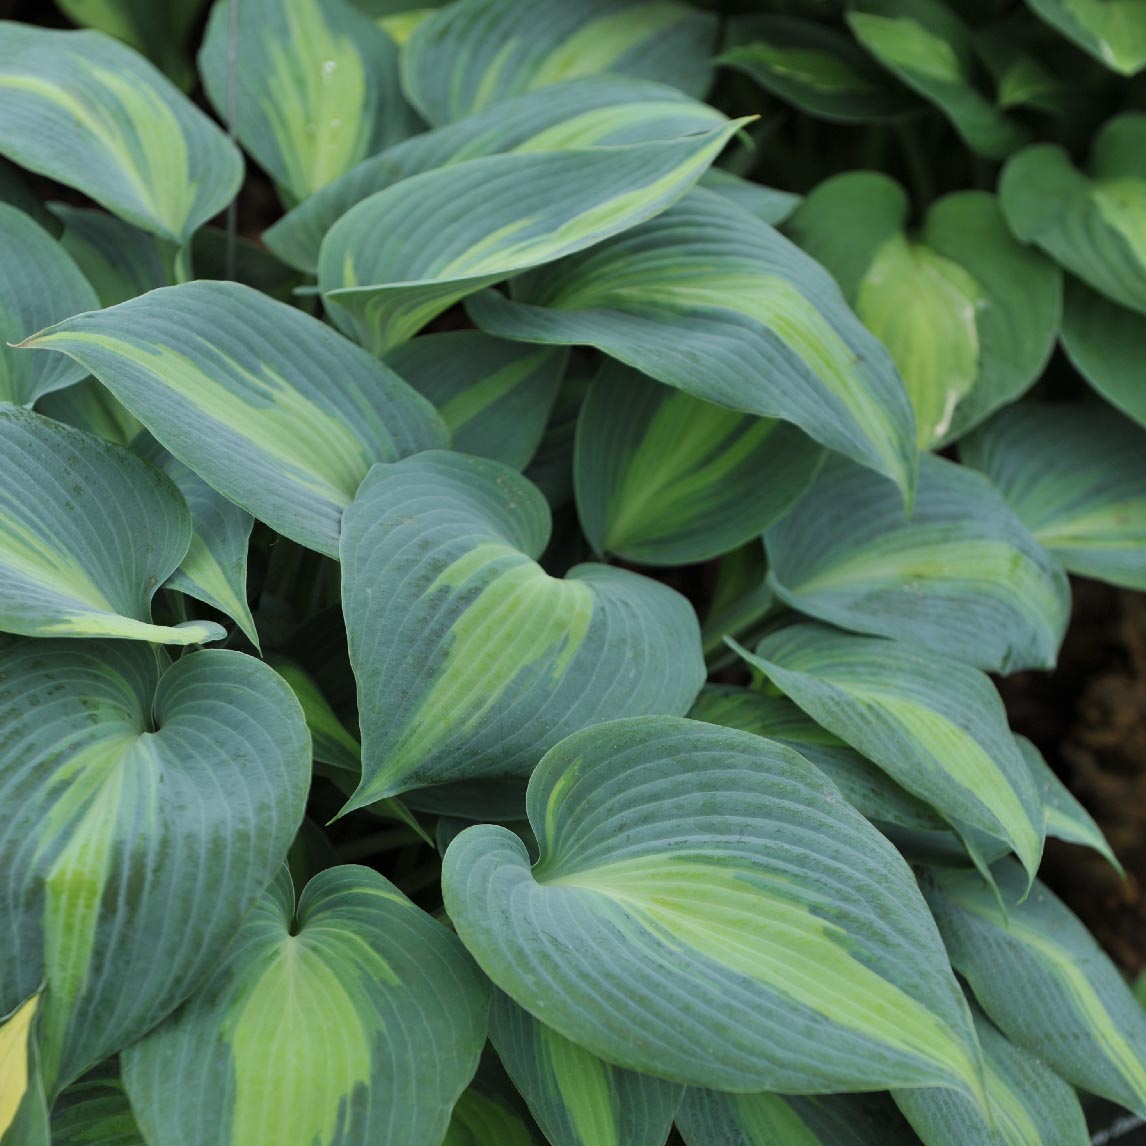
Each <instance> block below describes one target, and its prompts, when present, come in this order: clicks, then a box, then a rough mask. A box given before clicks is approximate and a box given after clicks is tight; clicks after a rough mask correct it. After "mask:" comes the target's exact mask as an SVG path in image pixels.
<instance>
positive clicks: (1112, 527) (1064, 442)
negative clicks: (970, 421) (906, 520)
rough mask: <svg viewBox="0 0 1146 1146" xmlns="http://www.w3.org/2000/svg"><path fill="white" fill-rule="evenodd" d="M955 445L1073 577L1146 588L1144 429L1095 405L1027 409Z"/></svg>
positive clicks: (1024, 406)
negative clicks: (984, 475) (988, 479)
mask: <svg viewBox="0 0 1146 1146" xmlns="http://www.w3.org/2000/svg"><path fill="white" fill-rule="evenodd" d="M1140 321H1142V322H1144V323H1146V319H1141V320H1140ZM959 449H960V456H961V457H962V458H963V460H964V461H965V462H967V464H968V465H972V466H974V467H975V468H976V469H980V470H982V471H983V472H984V473H986V474H987V476H988V477H989V478H990V479H991V481H992V482H993V483H994V484H995V485H996V486H997V487H998V488H999V490H1000V491H1001V492H1002V494H1003V496H1004V497H1005V498H1006V499H1007V500H1008V501H1009V502H1010V503H1011V506H1012V507H1013V508H1014V511H1015V513H1016V514H1018V516H1019V517H1020V518H1021V519H1022V520H1023V522H1024V523H1025V524H1026V526H1027V528H1028V529H1030V531H1031V533H1033V534H1034V536H1035V537H1036V538H1037V539H1038V541H1039V543H1040V544H1041V545H1043V546H1044V547H1045V548H1046V549H1048V550H1049V551H1050V552H1051V553H1052V554H1054V556H1055V557H1057V558H1058V559H1059V560H1060V561H1061V562H1062V563H1063V565H1065V566H1066V567H1067V569H1069V570H1070V571H1071V572H1072V573H1078V574H1081V575H1082V576H1083V577H1097V578H1098V579H1099V580H1102V581H1109V582H1111V583H1112V584H1115V585H1125V586H1126V587H1127V588H1130V589H1146V430H1143V429H1142V428H1141V427H1139V426H1137V425H1135V424H1134V423H1133V422H1130V421H1128V420H1127V419H1126V418H1123V417H1122V416H1121V415H1120V414H1118V413H1116V412H1115V411H1114V410H1111V409H1110V408H1109V407H1108V406H1105V405H1103V404H1101V403H1098V402H1090V403H1086V404H1084V405H1073V404H1072V405H1066V404H1062V403H1060V404H1057V405H1049V404H1040V405H1036V404H1034V403H1023V404H1021V405H1019V406H1015V407H1013V408H1012V409H1010V410H1004V411H1002V412H1001V413H1000V414H998V415H997V416H996V417H994V418H993V419H992V420H991V421H990V422H988V423H987V425H985V426H983V427H981V428H980V429H979V430H977V431H976V432H975V433H974V434H972V435H971V436H970V437H969V438H967V439H965V440H964V441H963V442H962V443H961V444H960V447H959Z"/></svg>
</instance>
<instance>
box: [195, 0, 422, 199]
mask: <svg viewBox="0 0 1146 1146" xmlns="http://www.w3.org/2000/svg"><path fill="white" fill-rule="evenodd" d="M231 3H232V0H216V3H215V5H214V7H213V8H212V10H211V19H210V21H209V22H208V25H207V32H206V35H205V37H204V40H203V47H202V49H201V50H200V52H199V70H200V72H201V73H202V76H203V86H204V87H205V88H206V91H207V95H208V97H209V98H210V100H211V103H212V104H213V105H214V107H215V110H216V111H217V112H218V113H219V116H220V118H221V119H222V120H223V121H224V122H231V123H233V126H234V129H235V134H236V135H237V136H238V138H239V141H240V142H241V143H242V144H243V146H244V147H245V148H246V149H247V150H248V151H249V152H250V153H251V155H252V156H253V157H254V158H255V160H256V161H257V162H258V164H259V166H260V167H262V168H263V170H264V171H266V172H267V173H268V174H269V175H270V176H271V178H272V179H273V180H274V181H275V183H276V184H277V185H278V186H279V187H280V188H281V190H282V191H283V193H284V195H285V197H286V198H287V199H288V200H289V201H291V202H298V201H300V200H302V199H305V198H306V197H307V196H308V195H313V194H314V192H315V191H318V190H319V189H320V188H322V187H325V186H326V185H327V184H328V183H330V182H331V181H332V180H334V179H336V178H337V177H338V176H340V175H343V174H345V172H347V171H349V170H350V168H351V167H353V166H355V165H356V164H357V163H359V162H361V161H362V160H363V159H366V158H367V157H368V156H371V155H373V154H374V153H375V152H377V151H381V150H382V148H384V147H388V146H389V145H390V144H392V143H397V142H399V141H400V140H402V139H405V138H406V137H407V136H410V135H413V134H414V133H415V131H417V129H418V118H417V116H416V115H415V114H414V113H413V111H412V110H411V109H410V107H409V106H408V105H407V103H406V101H405V99H404V98H403V96H402V90H401V88H400V87H399V84H398V49H397V48H396V47H395V45H394V42H393V40H391V39H390V37H389V36H388V35H387V34H386V33H385V32H384V31H383V30H382V29H381V28H380V27H379V26H378V25H377V24H375V23H374V21H373V20H371V19H370V18H369V17H368V16H366V15H365V14H364V13H362V12H359V11H358V10H357V8H355V7H354V5H353V4H351V3H350V2H349V0H234V3H235V4H236V10H235V12H234V13H232V11H231ZM232 36H233V37H234V44H235V51H234V58H233V62H232V52H231V38H232ZM232 69H233V74H234V77H235V78H234V83H233V86H232V83H231V80H230V76H231V74H232ZM232 92H233V96H232ZM232 117H233V118H232Z"/></svg>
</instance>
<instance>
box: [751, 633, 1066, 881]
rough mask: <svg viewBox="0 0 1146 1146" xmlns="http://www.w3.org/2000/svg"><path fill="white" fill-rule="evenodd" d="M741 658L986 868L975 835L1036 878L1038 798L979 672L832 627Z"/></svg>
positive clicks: (781, 636)
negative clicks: (945, 827) (924, 808)
mask: <svg viewBox="0 0 1146 1146" xmlns="http://www.w3.org/2000/svg"><path fill="white" fill-rule="evenodd" d="M741 655H742V656H743V657H744V659H745V660H746V661H748V663H749V664H750V665H752V666H753V667H754V668H757V669H759V670H760V671H761V672H762V673H763V674H764V675H765V676H766V677H768V679H769V680H771V681H772V683H773V684H774V685H776V687H777V688H779V689H780V690H781V691H782V692H784V693H786V694H787V695H788V696H789V697H791V699H792V700H794V701H795V702H796V704H798V705H799V706H800V707H801V708H802V709H803V710H804V711H805V712H806V713H808V715H809V716H811V717H812V719H813V720H815V721H816V723H817V724H820V725H822V726H823V727H824V728H826V729H827V730H828V731H829V732H834V733H835V734H836V735H837V736H838V737H840V739H841V740H844V741H846V742H847V743H848V744H850V745H851V746H852V747H853V748H855V749H856V750H857V751H858V752H861V753H862V754H863V755H864V756H866V757H867V758H868V759H869V760H872V761H874V762H875V763H876V764H878V765H879V766H880V767H881V768H882V769H883V770H884V771H885V772H887V773H888V775H889V776H891V777H892V779H894V780H896V781H897V782H898V783H899V784H901V785H902V786H903V787H904V788H906V789H907V790H908V791H909V792H911V793H913V794H914V795H916V796H918V797H919V798H920V799H921V800H924V801H926V802H927V803H929V804H930V805H931V806H932V807H933V808H934V809H935V810H936V811H937V812H938V813H939V814H940V815H941V816H942V817H943V818H944V819H945V820H946V821H947V822H948V823H949V824H950V825H951V826H952V827H953V828H954V829H955V830H956V831H957V832H958V833H959V834H960V836H961V837H962V838H963V840H964V843H965V844H966V845H967V846H968V848H969V849H970V851H971V855H972V858H975V859H977V861H979V862H982V858H983V857H982V855H981V854H979V850H978V849H977V848H975V846H974V840H973V836H970V835H969V834H968V833H967V829H968V828H974V829H977V830H978V831H981V832H985V833H986V834H987V835H989V836H993V837H994V838H995V839H997V840H1002V841H1003V842H1005V843H1006V844H1008V845H1009V846H1010V847H1011V848H1012V849H1013V850H1014V851H1015V853H1016V854H1017V855H1018V856H1019V858H1020V859H1021V860H1022V861H1023V865H1024V866H1025V867H1026V869H1027V871H1028V872H1029V873H1030V876H1031V878H1032V879H1033V878H1034V873H1035V871H1037V870H1038V865H1039V858H1040V856H1041V855H1042V848H1043V824H1044V815H1043V807H1042V802H1041V800H1040V799H1039V793H1038V789H1037V787H1036V786H1035V782H1034V780H1033V779H1032V778H1031V774H1030V770H1029V769H1028V768H1027V766H1026V763H1025V762H1024V761H1023V758H1022V755H1021V754H1020V752H1019V749H1018V747H1017V746H1016V744H1015V742H1014V739H1013V738H1012V736H1011V733H1010V730H1009V729H1008V727H1007V717H1006V713H1005V712H1004V710H1003V703H1002V701H1001V700H1000V699H999V694H998V693H997V692H996V691H995V687H994V685H992V684H991V681H990V680H989V679H988V678H987V677H986V676H985V675H984V674H983V673H981V672H979V671H978V670H976V669H973V668H970V667H969V666H968V665H965V664H963V663H961V662H959V661H953V660H950V659H948V658H947V657H943V656H940V655H939V654H937V653H933V652H930V651H929V650H927V649H924V648H917V647H915V646H913V645H908V644H904V643H901V642H899V641H889V640H884V639H882V638H878V637H857V636H853V635H852V634H850V633H841V632H839V631H838V630H835V629H830V628H828V627H827V626H825V625H810V624H802V625H793V626H791V627H789V628H786V629H782V630H780V631H778V632H775V633H772V634H771V635H770V636H767V637H765V638H764V640H763V641H761V642H760V644H759V645H758V646H757V649H756V652H755V654H753V653H749V652H747V651H746V650H742V652H741Z"/></svg>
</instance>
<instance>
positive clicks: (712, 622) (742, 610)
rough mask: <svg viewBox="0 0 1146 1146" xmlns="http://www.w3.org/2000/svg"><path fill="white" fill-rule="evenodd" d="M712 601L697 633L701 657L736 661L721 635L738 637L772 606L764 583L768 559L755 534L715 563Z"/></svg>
mask: <svg viewBox="0 0 1146 1146" xmlns="http://www.w3.org/2000/svg"><path fill="white" fill-rule="evenodd" d="M715 582H716V583H715V584H714V585H713V587H712V600H711V601H710V602H709V606H708V611H707V612H706V613H705V615H704V620H703V622H702V623H701V628H700V635H701V642H702V644H703V646H704V655H705V658H706V659H707V660H708V661H709V662H710V663H712V662H713V661H714V660H718V659H727V660H728V661H729V662H730V663H731V662H734V661H735V660H736V654H735V653H733V652H732V650H731V649H729V648H728V646H727V645H726V644H725V643H724V638H725V637H739V636H741V635H743V634H744V632H745V631H746V630H747V629H749V628H751V627H752V626H754V625H756V624H759V623H761V622H762V621H763V619H764V618H765V617H766V616H767V615H768V611H769V610H770V609H771V608H772V607H773V605H775V603H776V598H775V596H774V595H773V593H772V589H771V587H770V586H769V585H768V562H767V561H766V560H765V558H764V544H763V540H762V539H761V538H759V537H757V538H755V539H754V540H752V541H749V542H748V544H747V545H742V546H741V547H740V548H739V549H734V550H733V551H732V552H731V553H726V554H725V555H724V556H723V557H721V558H720V560H719V561H718V562H717V565H716V576H715Z"/></svg>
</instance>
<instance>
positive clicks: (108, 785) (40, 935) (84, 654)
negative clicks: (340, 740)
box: [0, 463, 310, 1096]
mask: <svg viewBox="0 0 1146 1146" xmlns="http://www.w3.org/2000/svg"><path fill="white" fill-rule="evenodd" d="M141 464H142V463H141ZM162 662H163V658H162V654H160V653H159V652H158V651H156V650H154V649H152V648H151V647H149V646H147V645H143V644H138V643H135V642H125V641H100V642H91V641H36V640H22V641H14V642H10V643H8V644H6V645H4V646H3V648H2V649H0V723H2V724H3V727H4V728H5V731H6V735H5V740H4V743H3V746H2V748H0V799H2V801H3V804H4V807H6V808H9V809H11V812H10V814H9V815H8V816H7V817H6V819H5V821H4V823H3V825H2V826H0V865H2V867H3V870H4V871H6V872H8V873H9V875H10V878H8V879H7V880H6V881H5V883H4V885H3V888H2V889H0V913H2V915H3V918H4V919H5V921H6V923H5V927H4V930H3V934H2V935H0V948H2V950H0V1011H8V1010H9V1009H11V1007H13V1006H14V1005H15V1004H16V1003H17V1002H19V1001H20V1000H22V999H25V998H27V997H28V996H29V995H30V994H31V993H32V992H33V991H35V990H36V989H37V987H38V986H39V985H40V984H42V983H46V985H47V986H46V991H45V994H44V996H43V1000H42V1004H41V1010H40V1014H39V1017H38V1020H37V1025H36V1032H35V1038H36V1042H37V1044H38V1050H39V1062H40V1070H41V1072H42V1076H43V1079H44V1083H45V1089H46V1091H47V1092H48V1094H49V1096H51V1095H53V1094H55V1093H56V1092H58V1091H59V1089H60V1088H61V1087H63V1086H64V1085H66V1084H67V1083H68V1082H70V1081H71V1080H72V1079H74V1078H76V1077H78V1076H79V1075H80V1074H81V1073H82V1072H83V1071H84V1070H86V1069H87V1068H89V1067H91V1066H93V1065H94V1064H95V1063H97V1062H99V1061H100V1060H101V1059H103V1058H105V1057H106V1056H107V1055H108V1054H111V1053H113V1052H114V1051H116V1050H118V1049H119V1048H121V1047H123V1046H125V1045H126V1044H128V1043H130V1042H131V1041H133V1040H134V1039H137V1038H139V1037H140V1036H141V1035H142V1034H144V1032H146V1031H148V1030H150V1029H151V1027H153V1026H154V1025H155V1024H156V1023H157V1022H158V1021H159V1020H160V1019H162V1018H163V1017H164V1016H165V1015H166V1014H167V1013H168V1012H170V1011H171V1010H172V1009H173V1008H174V1007H175V1006H177V1005H178V1004H179V1003H180V1002H181V1001H182V1000H183V998H185V997H186V995H187V994H188V992H189V991H190V990H191V988H192V987H193V986H194V985H195V983H196V982H197V980H198V979H199V978H200V977H201V976H202V975H203V974H204V973H205V972H206V971H207V969H208V968H209V967H210V966H211V964H212V963H213V962H214V961H215V960H216V958H217V957H218V953H219V949H220V948H221V946H222V945H223V944H224V943H226V942H227V941H228V940H229V939H230V937H231V934H232V933H233V932H234V931H235V929H236V928H237V927H238V926H239V923H240V921H241V920H242V918H243V916H244V915H245V914H246V912H247V910H248V909H249V908H250V906H251V905H252V904H253V903H254V901H255V899H256V898H257V897H258V895H259V893H260V891H261V890H262V889H263V887H265V886H266V884H267V882H268V880H270V879H271V878H272V876H273V874H274V872H275V870H276V869H277V868H278V866H279V865H280V864H281V863H282V861H283V858H284V857H285V855H286V851H287V848H288V847H289V845H290V842H291V839H292V838H293V837H294V833H295V831H296V829H297V828H298V825H299V823H300V822H301V820H302V815H303V808H304V805H305V801H306V793H307V788H308V785H309V781H310V742H309V737H308V736H307V732H306V726H305V724H304V723H303V719H302V713H301V712H300V711H299V707H298V704H297V702H296V701H295V699H294V697H293V696H292V695H291V692H290V690H289V689H288V688H287V686H286V684H285V683H283V681H281V680H280V679H279V678H278V676H277V675H276V674H275V673H274V672H273V670H271V669H269V668H267V667H266V666H265V665H263V664H261V663H260V662H259V661H257V660H255V659H254V658H252V657H247V656H243V655H242V654H241V653H234V652H224V651H220V650H210V651H207V652H199V653H194V654H192V655H190V656H184V657H183V658H181V659H180V660H179V661H177V662H176V663H175V664H173V665H171V666H170V667H167V668H164V666H163V663H162ZM188 936H193V937H194V942H189V941H188Z"/></svg>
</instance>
